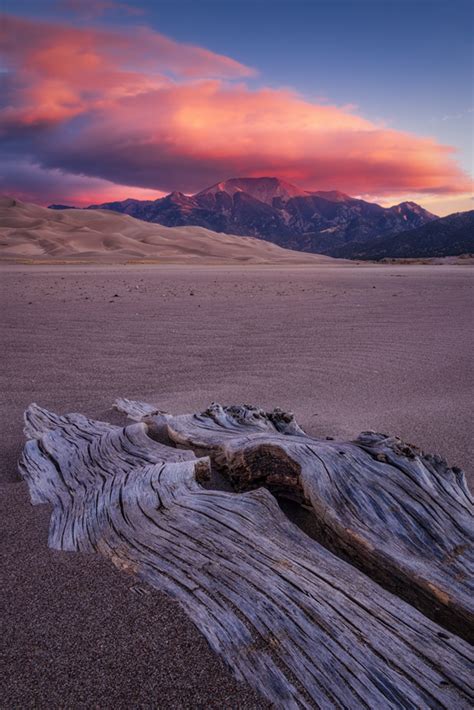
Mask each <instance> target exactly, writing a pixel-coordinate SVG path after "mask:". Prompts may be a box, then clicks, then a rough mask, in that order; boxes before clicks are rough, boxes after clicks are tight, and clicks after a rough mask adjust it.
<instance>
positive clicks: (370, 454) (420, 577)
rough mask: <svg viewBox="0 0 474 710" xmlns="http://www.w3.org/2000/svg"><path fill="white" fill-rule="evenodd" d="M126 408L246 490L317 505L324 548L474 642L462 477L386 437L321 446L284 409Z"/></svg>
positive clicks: (472, 567)
mask: <svg viewBox="0 0 474 710" xmlns="http://www.w3.org/2000/svg"><path fill="white" fill-rule="evenodd" d="M146 406H148V411H145V407H146ZM116 407H117V408H118V409H120V410H121V411H123V412H125V413H127V414H128V415H129V416H135V417H137V418H141V417H144V420H145V421H147V422H148V423H149V424H150V425H151V426H152V427H154V429H155V431H156V432H157V435H158V436H162V437H166V439H167V440H168V441H172V442H174V443H175V444H177V445H179V446H186V447H188V448H192V449H193V450H194V451H195V452H198V453H200V454H202V455H206V454H208V455H210V456H212V458H213V460H214V462H215V464H216V465H217V466H218V467H219V468H220V469H221V470H222V471H223V473H224V474H225V475H226V476H227V477H228V478H229V479H230V481H231V482H232V484H233V486H234V487H235V489H236V490H240V491H242V490H249V489H252V488H255V487H257V486H261V485H265V486H266V487H268V488H269V489H270V490H271V491H272V492H273V493H275V494H278V495H281V496H286V497H288V498H292V499H294V500H296V501H298V502H301V503H305V504H306V505H308V506H310V507H311V510H312V513H313V518H314V521H315V528H316V532H317V536H318V539H319V540H320V541H322V542H324V544H325V545H327V546H329V547H330V548H331V549H332V550H333V551H335V552H336V553H337V554H338V555H343V556H344V557H346V558H347V559H350V560H351V561H352V562H355V563H356V564H357V565H358V566H359V567H360V568H361V569H363V571H365V572H366V573H367V574H369V575H370V576H372V577H373V578H374V579H376V580H377V581H378V582H380V583H382V584H384V585H385V586H387V587H388V588H389V589H390V590H394V591H395V590H396V591H397V593H400V594H402V596H403V597H404V598H405V599H406V600H408V601H409V602H410V603H413V604H415V605H416V606H417V607H418V608H419V609H421V610H422V611H423V612H424V613H427V614H429V615H430V616H431V617H432V618H433V619H434V620H436V621H437V622H439V623H441V624H443V625H445V626H446V627H447V628H449V629H450V630H452V631H454V632H455V633H457V634H459V635H461V636H463V637H464V638H466V639H468V640H471V641H473V640H474V635H473V625H474V554H473V546H472V531H473V520H474V518H473V510H474V507H473V498H472V496H471V494H470V492H469V489H468V487H467V484H466V480H465V477H464V474H463V472H462V471H461V470H459V469H457V468H450V467H449V466H448V465H447V464H446V462H445V461H443V459H441V458H440V457H439V456H432V455H426V454H423V453H422V452H421V451H420V450H419V449H417V448H416V447H414V446H412V445H409V444H406V443H404V442H402V441H400V439H398V438H396V437H390V436H387V435H385V434H377V433H374V432H364V433H362V434H361V435H360V436H359V437H358V438H357V439H356V440H355V441H352V442H347V441H332V440H331V441H328V440H320V439H315V438H313V437H310V436H308V435H307V434H305V432H304V431H303V430H302V429H301V427H300V426H299V425H298V424H297V423H296V421H295V419H294V416H293V415H292V414H289V413H285V412H282V411H281V410H279V409H275V410H273V411H272V412H264V411H263V410H261V409H258V408H256V407H249V406H234V407H221V406H220V405H218V404H214V405H212V406H211V407H209V408H208V409H207V410H206V411H205V412H203V413H202V414H191V415H181V416H171V415H168V414H164V413H160V412H156V411H155V413H152V411H151V408H150V405H144V404H142V403H136V402H135V403H133V405H132V404H131V403H130V401H129V400H119V401H117V403H116Z"/></svg>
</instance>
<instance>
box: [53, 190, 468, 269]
mask: <svg viewBox="0 0 474 710" xmlns="http://www.w3.org/2000/svg"><path fill="white" fill-rule="evenodd" d="M51 207H52V208H53V209H62V208H63V207H64V206H63V205H51ZM88 209H102V210H104V209H106V210H113V211H116V212H122V213H125V214H128V215H130V216H132V217H136V218H138V219H141V220H144V221H146V222H156V223H159V224H162V225H165V226H168V227H178V226H189V225H197V226H201V227H204V228H206V229H210V230H213V231H215V232H225V233H228V234H236V235H242V236H253V237H257V238H259V239H265V240H267V241H270V242H273V243H274V244H277V245H279V246H282V247H285V248H287V249H294V250H298V251H304V252H312V253H318V254H326V255H329V256H342V254H344V256H348V257H349V258H356V257H355V256H352V253H353V251H354V252H356V251H360V250H359V246H360V243H364V244H369V243H372V242H373V241H374V240H378V239H380V238H382V237H385V236H387V237H390V238H392V237H393V235H397V234H401V233H404V232H408V231H412V230H416V229H418V228H419V227H423V226H424V225H427V224H430V223H432V222H434V221H435V220H438V217H436V215H434V214H432V213H430V212H428V211H427V210H425V209H423V208H422V207H420V206H419V205H417V204H416V203H414V202H402V203H400V204H398V205H395V206H393V207H381V206H380V205H378V204H375V203H372V202H367V201H366V200H361V199H357V198H354V197H350V196H349V195H346V194H345V193H343V192H339V191H337V190H332V191H314V192H311V191H307V190H302V189H301V188H299V187H297V186H296V185H292V184H290V183H287V182H285V181H283V180H280V179H278V178H276V177H261V178H231V179H229V180H225V181H223V182H219V183H216V184H215V185H212V186H211V187H209V188H206V189H205V190H202V191H201V192H198V193H196V194H194V195H185V194H183V193H181V192H172V193H170V194H169V195H166V196H165V197H162V198H159V199H157V200H135V199H126V200H122V201H118V202H106V203H104V204H98V205H91V206H90V207H89V208H88ZM390 244H392V242H390ZM351 245H354V246H355V245H357V247H356V248H355V249H354V250H353V248H352V246H351ZM448 251H449V248H448ZM456 253H458V252H456ZM388 256H391V254H389V255H388ZM404 256H405V255H404ZM432 256H434V254H432Z"/></svg>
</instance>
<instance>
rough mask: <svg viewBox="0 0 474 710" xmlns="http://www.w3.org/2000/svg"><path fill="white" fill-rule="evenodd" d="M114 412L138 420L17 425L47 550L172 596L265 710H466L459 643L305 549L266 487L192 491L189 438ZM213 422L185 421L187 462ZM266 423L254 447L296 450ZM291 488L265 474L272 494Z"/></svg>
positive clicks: (355, 574) (42, 413)
mask: <svg viewBox="0 0 474 710" xmlns="http://www.w3.org/2000/svg"><path fill="white" fill-rule="evenodd" d="M120 406H121V407H122V408H124V409H127V411H128V412H129V413H130V414H134V416H135V417H136V418H138V417H141V416H143V415H145V416H146V417H147V420H146V421H144V422H138V423H134V424H131V425H129V426H126V427H124V428H122V427H117V426H112V425H111V424H107V423H104V422H96V421H92V420H90V419H87V418H86V417H83V416H81V415H78V414H70V415H66V416H58V415H55V414H52V413H50V412H47V411H46V410H44V409H41V408H39V407H37V406H35V405H32V406H30V407H29V408H28V410H27V412H26V415H25V419H26V426H25V433H26V435H27V437H28V441H27V443H26V445H25V449H24V452H23V455H22V459H21V462H20V470H21V472H22V474H23V476H24V478H25V479H26V481H27V483H28V486H29V490H30V495H31V499H32V502H33V503H49V504H50V505H51V506H52V514H51V525H50V532H49V544H50V546H51V547H52V548H55V549H59V550H76V551H87V552H99V553H101V554H102V555H104V556H105V557H107V558H108V559H109V560H110V561H111V562H112V563H113V564H115V565H116V566H118V567H119V568H120V569H122V570H123V571H124V572H127V573H130V574H131V575H134V576H135V575H136V576H138V577H141V578H142V579H144V580H146V581H147V582H148V583H150V584H151V585H153V586H154V587H155V588H157V589H159V590H162V591H164V592H167V593H168V594H170V595H172V596H173V597H174V598H175V599H176V600H177V601H178V602H179V603H180V604H181V606H182V607H183V608H184V610H185V611H186V613H187V614H188V615H189V617H190V618H191V620H192V621H193V622H194V623H195V624H196V625H197V627H198V628H199V629H200V630H201V632H202V633H203V634H204V635H205V636H206V638H207V639H208V641H209V643H210V645H211V646H212V648H213V649H214V650H215V651H216V652H217V653H219V654H220V655H221V656H222V657H223V658H224V659H225V660H226V662H227V663H228V664H229V666H230V668H231V669H232V670H233V672H234V673H235V674H236V676H237V677H238V678H240V679H245V680H246V681H247V682H248V683H250V684H251V685H252V686H253V687H255V688H256V689H258V690H259V691H260V692H261V693H262V695H264V696H265V697H266V698H267V699H268V700H269V701H271V702H273V703H274V704H275V706H277V707H282V708H283V707H284V708H297V707H307V708H308V707H317V708H341V707H344V708H351V709H352V708H468V707H470V705H471V703H472V700H473V690H472V685H471V681H470V675H469V671H470V664H471V663H472V654H471V648H470V647H469V645H468V644H467V643H466V642H465V641H463V640H462V639H460V638H459V637H457V636H455V635H453V634H451V633H449V632H447V631H446V630H445V629H443V628H442V627H440V626H438V625H437V624H435V623H434V622H433V621H431V620H430V619H428V618H426V617H425V616H424V615H422V614H421V613H420V612H419V611H418V610H416V609H415V608H413V607H412V606H410V605H409V604H406V603H405V602H404V601H401V600H400V599H399V598H397V597H395V596H394V595H392V594H391V593H389V592H387V591H386V590H385V589H383V588H382V587H380V586H379V585H378V584H376V583H374V582H373V581H372V580H371V579H369V578H368V577H367V576H366V575H364V574H362V573H361V572H360V571H359V570H357V569H355V568H354V567H353V566H351V565H349V564H348V563H347V562H345V561H343V560H341V559H339V558H338V557H337V556H336V555H335V554H333V553H332V552H330V551H328V550H327V549H326V548H325V547H323V546H322V545H320V544H319V543H318V542H316V541H314V540H311V539H310V538H309V537H308V536H306V535H305V534H304V533H303V532H301V531H300V530H299V529H298V528H297V527H296V526H295V525H294V524H292V523H291V522H290V521H289V520H288V519H287V518H286V516H285V515H284V514H283V513H282V512H281V510H280V508H279V506H278V504H277V502H276V499H275V498H274V496H273V495H272V494H271V493H270V492H269V491H268V490H267V489H265V488H263V487H259V488H257V489H255V490H251V491H248V492H243V493H233V492H224V491H217V490H208V489H205V488H204V487H203V486H202V485H201V482H202V481H203V480H204V479H205V478H206V477H207V476H208V475H209V459H207V458H196V457H195V455H194V454H193V452H191V451H189V450H187V451H186V450H182V449H180V448H176V446H177V445H178V444H179V445H183V444H184V445H186V446H190V441H189V434H186V435H183V434H182V433H181V434H180V433H179V431H181V432H185V431H189V427H188V425H186V426H184V427H183V428H182V429H179V427H177V425H176V428H175V427H174V425H175V423H176V421H181V422H185V421H186V419H179V418H172V417H168V418H166V417H163V415H161V414H156V413H155V412H154V411H153V410H152V409H151V408H149V407H148V408H144V407H143V406H141V405H137V404H132V403H126V402H123V401H122V402H121V405H120ZM211 411H212V412H213V414H212V415H209V414H208V413H207V414H204V415H203V416H201V417H197V418H196V421H197V422H198V427H197V429H198V430H200V431H201V435H202V437H203V440H202V441H200V444H203V446H201V445H199V446H197V445H196V442H194V443H193V445H192V446H193V448H196V450H198V449H201V448H202V449H203V450H209V449H210V448H211V447H210V446H209V442H207V443H206V442H205V441H204V439H206V435H205V432H206V431H210V432H212V431H213V430H214V429H215V428H216V426H215V423H216V420H218V419H219V417H221V416H224V418H227V417H228V412H225V410H221V409H217V410H216V409H215V408H214V409H212V410H211ZM249 416H250V413H249V412H247V413H246V414H245V416H244V420H245V419H246V418H248V417H249ZM272 416H273V420H272V418H271V417H267V418H265V417H263V418H262V417H259V416H256V417H253V418H254V419H255V422H256V427H257V429H258V430H259V431H260V432H261V433H262V434H264V435H265V436H268V433H269V432H270V431H271V428H273V429H274V431H275V433H277V432H279V431H280V430H283V431H288V434H284V436H289V437H298V436H302V434H300V433H299V431H298V430H297V428H296V425H295V424H294V422H292V421H285V417H283V416H280V414H279V413H277V414H276V415H272ZM188 419H189V421H192V417H190V418H188ZM230 421H231V426H230V429H231V430H233V431H228V432H227V433H228V434H229V445H230V442H231V440H232V439H233V437H234V436H235V430H238V431H239V432H240V434H241V435H243V436H244V438H245V437H246V436H247V434H246V432H247V431H250V430H248V429H247V428H246V427H247V426H248V425H247V424H246V423H245V422H244V423H242V422H241V421H240V418H239V417H235V416H232V417H231V418H230ZM269 423H271V427H270V424H269ZM219 426H220V424H219ZM222 429H223V431H225V430H228V429H229V427H228V426H227V424H223V425H222ZM178 430H179V431H178ZM150 435H152V436H153V437H155V438H161V439H162V442H164V443H160V442H158V441H156V440H154V439H152V438H151V436H150ZM249 436H250V437H251V436H253V434H250V433H249ZM181 438H183V440H182V441H181V440H180V439H181ZM172 442H173V443H174V446H172V445H170V444H171V443H172ZM372 445H373V444H370V446H372ZM341 450H342V449H341ZM360 450H361V451H364V448H361V449H360ZM341 456H342V455H341ZM217 458H219V456H217ZM289 458H290V459H291V456H289ZM325 464H326V466H327V465H328V461H327V460H326V461H325ZM293 475H294V473H292V472H290V473H288V472H287V469H286V468H285V467H281V468H277V469H276V470H275V476H276V477H277V484H278V487H280V486H283V487H286V485H287V482H286V477H287V476H289V477H292V476H293ZM268 476H269V472H268V471H267V472H266V473H265V475H264V476H263V477H262V482H263V483H268V484H269V485H271V481H268V480H266V479H268ZM239 477H240V474H239ZM251 478H252V479H254V477H253V476H251ZM256 483H258V482H257V481H255V480H253V482H252V483H251V484H250V483H248V484H245V485H246V486H247V485H252V486H254V485H255V484H256ZM447 490H448V492H447V493H446V495H447V496H448V497H449V496H450V493H449V487H448V488H447ZM305 496H306V494H305Z"/></svg>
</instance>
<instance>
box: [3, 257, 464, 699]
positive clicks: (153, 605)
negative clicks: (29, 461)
mask: <svg viewBox="0 0 474 710" xmlns="http://www.w3.org/2000/svg"><path fill="white" fill-rule="evenodd" d="M0 279H1V286H2V296H1V298H2V302H3V304H4V314H5V315H4V317H3V319H2V331H3V332H2V342H3V349H4V362H5V365H4V367H3V373H2V374H3V379H4V383H3V391H4V393H5V395H4V398H3V402H2V405H1V406H2V446H3V460H4V462H5V464H6V465H4V467H3V481H2V491H3V496H2V501H3V508H4V510H3V522H4V525H5V526H6V535H7V536H8V540H9V545H8V552H7V566H8V575H7V579H8V580H9V582H8V583H7V585H6V586H7V589H6V590H4V591H6V592H7V593H8V592H10V594H11V598H12V599H13V602H12V601H10V605H12V604H13V606H12V608H11V609H10V614H9V615H7V618H9V619H10V622H9V624H8V628H7V641H8V642H9V648H10V651H11V654H12V659H13V660H12V662H15V661H14V659H15V658H19V657H20V656H21V659H22V662H21V664H20V663H19V664H18V669H17V672H16V681H15V682H16V685H15V687H14V688H10V690H9V699H10V705H14V704H15V703H16V704H17V705H23V706H24V705H25V704H28V703H30V704H31V703H32V702H33V700H36V702H37V703H41V702H43V703H44V702H46V699H48V701H49V703H50V704H52V705H54V704H55V703H58V702H60V701H61V702H62V703H63V704H66V705H67V704H68V703H69V704H73V703H74V702H76V704H77V698H82V699H83V701H84V702H88V703H89V705H91V704H94V703H96V704H100V703H103V704H104V703H109V705H110V704H112V703H113V702H117V703H122V705H121V706H123V705H126V704H127V703H128V704H135V705H136V704H139V703H140V702H142V703H144V702H146V698H147V697H148V693H152V694H154V697H156V698H158V697H159V699H160V706H161V707H171V706H173V707H178V706H179V703H181V704H182V705H181V706H187V707H189V706H190V705H191V706H192V705H193V704H194V706H196V705H199V703H201V704H203V705H206V706H207V707H215V708H217V707H222V706H223V705H224V706H225V704H226V703H227V706H229V705H230V704H235V697H236V693H239V701H240V706H241V707H257V706H258V707H263V704H262V703H261V702H260V701H259V699H258V698H256V696H254V695H253V694H252V692H251V691H250V690H248V689H247V688H246V687H243V686H241V685H240V684H238V683H237V682H236V681H234V680H233V679H232V677H231V676H230V674H229V672H228V671H227V670H226V669H225V668H224V666H223V665H222V664H221V663H220V661H219V660H218V659H216V658H215V657H214V656H213V654H212V653H211V652H210V651H209V649H208V648H207V646H206V644H205V642H204V641H203V640H202V639H201V638H200V636H199V635H198V633H197V632H196V631H195V629H194V627H193V626H192V625H191V624H190V623H189V622H188V621H187V619H186V618H185V617H184V614H182V613H181V612H180V610H179V609H177V608H176V607H175V605H174V604H173V603H172V602H171V601H170V600H169V599H167V598H164V597H162V596H161V595H159V594H157V593H155V592H153V593H152V594H151V595H145V596H139V595H137V594H134V593H133V591H132V592H131V591H130V587H133V585H134V584H135V582H134V581H132V580H129V579H128V578H127V577H126V576H125V575H121V574H119V573H117V572H115V571H114V570H112V569H111V568H109V567H108V566H107V565H106V563H104V562H102V561H99V560H97V559H95V557H90V558H89V557H87V556H83V555H73V554H68V553H58V552H52V551H49V550H47V548H46V536H47V521H48V518H49V511H47V510H44V509H42V508H41V507H39V508H34V509H32V508H31V507H30V505H29V502H28V497H27V494H26V486H24V484H23V483H20V482H18V480H17V478H16V473H15V460H16V457H17V455H18V453H19V450H20V447H21V443H22V431H21V430H22V424H21V414H22V410H23V409H24V407H25V406H26V405H27V404H28V403H29V402H31V401H36V402H38V403H39V404H41V405H43V406H46V407H50V408H52V409H55V410H57V411H60V412H64V411H71V410H78V411H82V412H84V413H87V414H90V415H91V416H97V417H104V418H107V417H109V416H110V412H109V407H110V405H111V403H112V401H113V400H114V398H115V397H117V396H119V395H120V396H126V397H131V398H137V399H144V400H149V401H151V402H153V403H156V404H157V405H159V406H160V407H161V408H163V409H167V410H169V411H176V412H182V411H186V410H195V409H196V410H197V409H202V408H204V407H206V406H207V405H208V404H209V403H210V402H211V401H213V400H215V401H220V402H222V403H240V402H246V403H255V404H258V405H261V406H263V407H273V406H280V407H283V408H287V409H291V410H293V411H294V412H295V414H296V416H297V419H298V421H299V422H300V424H301V425H302V426H303V427H304V428H305V429H307V430H308V431H309V432H311V433H313V434H316V435H321V436H328V435H329V436H336V437H338V436H341V437H352V436H354V435H356V434H358V433H359V431H361V430H364V429H368V428H369V429H377V430H379V431H385V432H389V433H392V434H398V435H400V436H402V437H403V438H405V439H408V440H409V441H411V442H413V443H415V444H418V445H420V446H421V447H422V448H425V449H426V450H428V451H432V452H437V453H440V454H442V455H443V456H445V457H446V458H447V459H448V461H449V463H451V464H457V465H460V466H462V467H464V468H465V469H466V471H467V473H468V475H469V474H470V473H471V472H472V464H471V457H472V450H470V435H471V431H470V427H469V421H470V403H471V401H472V389H470V386H472V380H473V377H472V375H473V368H472V359H471V352H472V346H473V342H472V341H473V336H472V315H471V314H472V307H473V302H474V299H473V279H472V269H471V268H470V267H469V266H467V267H464V266H408V267H401V266H377V267H376V266H353V267H347V266H341V267H330V268H325V267H312V268H258V267H251V268H246V269H243V268H238V267H236V268H224V267H214V268H205V267H201V268H194V269H190V268H183V267H169V268H164V267H163V268H161V267H148V268H146V267H138V266H137V267H132V266H129V267H123V268H117V267H109V268H99V267H90V268H86V267H79V266H76V267H60V266H57V267H19V266H18V267H8V268H7V267H2V270H1V273H0ZM113 416H115V417H116V416H117V415H113ZM471 485H472V477H471ZM53 658H54V659H58V658H60V661H59V662H56V661H55V662H54V663H53V661H52V659H53ZM97 658H99V659H100V660H99V661H97ZM66 676H67V677H68V678H69V680H68V682H67V683H66V684H64V681H63V679H64V678H65V677H66Z"/></svg>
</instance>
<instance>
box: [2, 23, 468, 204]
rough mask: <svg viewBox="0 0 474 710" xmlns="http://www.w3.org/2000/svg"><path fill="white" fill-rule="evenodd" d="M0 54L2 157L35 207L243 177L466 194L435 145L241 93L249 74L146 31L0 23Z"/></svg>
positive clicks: (283, 92) (294, 101)
mask: <svg viewBox="0 0 474 710" xmlns="http://www.w3.org/2000/svg"><path fill="white" fill-rule="evenodd" d="M0 48H1V54H2V65H3V67H4V68H5V69H6V71H3V72H2V73H1V75H0V76H1V77H2V78H1V79H0V82H1V85H0V89H1V92H0V93H1V96H2V97H3V98H2V99H1V104H0V139H1V140H2V145H3V153H4V159H6V161H7V165H10V166H12V165H13V162H14V161H15V160H16V161H17V165H20V166H21V169H19V168H18V167H17V169H16V172H14V171H13V169H12V172H11V178H12V180H11V183H12V188H14V189H18V183H20V184H21V174H23V175H24V182H25V185H26V184H27V183H28V171H29V170H30V171H31V174H32V175H33V178H34V179H33V178H32V179H31V180H30V181H29V184H30V186H31V184H33V183H36V184H37V188H36V195H37V199H38V201H41V202H45V201H49V200H51V199H52V200H54V201H58V199H57V196H56V194H55V180H57V191H58V192H60V194H61V196H62V199H63V200H64V199H66V200H67V199H69V200H74V199H77V200H80V201H81V202H82V201H84V200H85V199H86V198H87V185H89V187H90V199H91V201H96V200H97V192H98V193H99V195H103V194H105V193H107V194H110V193H109V189H110V183H115V184H117V185H127V186H135V188H144V189H146V190H149V189H154V190H160V191H169V190H181V191H183V192H192V191H196V190H199V189H201V188H203V187H205V186H207V185H208V184H211V183H213V182H216V181H219V180H222V179H225V178H227V177H230V176H241V175H246V176H259V175H277V176H279V177H282V178H285V179H287V180H290V181H294V182H296V183H298V184H299V185H301V186H302V187H306V188H308V189H331V188H337V189H340V190H343V191H345V192H349V193H352V194H364V195H371V194H373V195H379V196H380V195H382V196H383V195H388V194H390V195H394V194H397V193H400V194H402V193H410V194H413V195H415V194H416V193H419V194H426V193H430V194H440V195H441V194H442V195H448V194H456V193H463V192H466V191H468V190H469V180H468V178H467V176H466V175H465V174H463V172H462V171H461V170H460V168H459V167H458V166H457V164H456V162H455V160H454V156H453V151H452V149H451V148H449V147H447V146H443V145H440V144H439V143H437V142H436V141H435V140H434V139H432V138H423V137H419V136H416V135H413V134H410V133H406V132H401V131H396V130H393V129H390V128H388V127H386V126H383V125H379V124H377V123H374V122H373V121H370V120H367V119H365V118H362V117H361V116H360V115H358V114H357V113H356V112H355V111H354V110H353V109H351V108H350V107H337V106H331V105H326V104H318V103H314V102H311V101H309V100H307V99H305V98H303V97H301V96H299V95H297V94H296V93H294V92H292V91H290V90H288V89H270V88H265V87H263V88H257V89H252V88H249V84H248V79H249V78H251V77H253V76H254V75H255V71H254V70H253V69H252V68H250V67H247V66H245V65H243V64H241V63H239V62H237V61H234V60H233V59H231V58H229V57H225V56H222V55H219V54H216V53H213V52H211V51H208V50H206V49H203V48H201V47H195V46H191V45H185V44H182V43H178V42H176V41H174V40H172V39H169V38H167V37H165V36H163V35H161V34H159V33H158V32H155V31H154V30H152V29H150V28H148V27H143V26H136V25H133V26H132V27H131V28H130V29H120V30H118V29H114V30H112V29H104V28H103V27H100V28H99V27H73V26H70V25H67V24H55V23H46V22H36V21H35V22H33V21H30V20H25V19H20V18H17V17H14V16H4V17H3V18H2V20H1V24H0ZM42 171H43V173H44V176H45V179H44V181H43V188H42V187H41V185H40V184H39V183H41V180H39V179H38V176H39V175H40V174H41V172H42ZM64 176H66V178H65V177H64ZM74 176H80V177H74ZM88 180H89V182H88ZM5 182H6V184H5V189H8V173H7V178H6V181H5ZM68 184H69V185H70V189H71V192H70V195H69V196H68V194H65V193H67V192H68V190H67V188H66V189H65V186H66V185H68ZM2 187H3V186H2ZM75 190H77V192H75ZM12 191H13V189H12ZM24 192H28V194H30V193H31V197H32V198H34V195H35V189H33V190H31V189H30V190H24ZM122 193H123V190H121V189H118V188H117V191H116V194H117V196H121V194H122ZM136 194H137V196H139V195H140V194H141V193H140V191H139V190H137V191H136ZM143 194H145V193H143ZM146 194H147V195H148V193H146Z"/></svg>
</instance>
